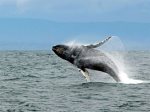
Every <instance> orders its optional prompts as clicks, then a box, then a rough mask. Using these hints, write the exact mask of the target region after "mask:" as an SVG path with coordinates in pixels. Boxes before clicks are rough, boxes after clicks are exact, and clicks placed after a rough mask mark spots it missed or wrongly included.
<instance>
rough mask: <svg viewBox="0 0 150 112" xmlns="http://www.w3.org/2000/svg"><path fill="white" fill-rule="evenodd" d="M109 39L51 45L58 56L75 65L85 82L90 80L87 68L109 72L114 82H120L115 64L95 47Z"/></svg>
mask: <svg viewBox="0 0 150 112" xmlns="http://www.w3.org/2000/svg"><path fill="white" fill-rule="evenodd" d="M110 39H111V36H109V37H107V38H106V39H104V40H103V41H101V42H98V43H96V44H90V45H65V44H58V45H55V46H53V47H52V51H53V52H54V53H55V54H56V55H57V56H59V57H60V58H62V59H64V60H66V61H68V62H70V63H71V64H73V65H75V66H76V67H77V68H78V69H79V72H81V73H82V75H83V76H84V77H85V79H86V80H87V82H90V75H89V72H88V69H91V70H96V71H101V72H104V73H106V74H109V75H110V76H111V77H112V78H113V79H114V80H115V81H116V82H120V81H121V80H120V78H119V76H118V74H119V70H118V68H117V66H116V64H115V63H114V62H113V61H112V60H111V59H110V58H109V57H108V56H107V55H106V54H105V53H104V52H102V51H101V50H99V49H96V48H98V47H100V46H102V45H103V44H105V43H106V42H107V41H108V40H110Z"/></svg>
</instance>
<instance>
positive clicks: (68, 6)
mask: <svg viewBox="0 0 150 112" xmlns="http://www.w3.org/2000/svg"><path fill="white" fill-rule="evenodd" d="M0 6H1V7H2V8H1V7H0V9H3V10H5V13H6V12H9V13H8V14H5V13H3V12H0V16H1V17H3V16H7V17H9V16H10V17H11V16H13V17H29V18H40V19H49V20H53V21H65V22H66V21H70V22H72V21H73V22H85V21H88V22H91V21H92V22H95V21H96V22H97V21H138V22H145V21H146V22H150V13H149V10H150V1H148V0H147V1H146V0H136V1H135V0H86V1H85V0H84V1H83V0H1V1H0ZM8 7H11V8H8Z"/></svg>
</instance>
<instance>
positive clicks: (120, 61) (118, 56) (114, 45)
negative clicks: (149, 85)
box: [102, 36, 146, 84]
mask: <svg viewBox="0 0 150 112" xmlns="http://www.w3.org/2000/svg"><path fill="white" fill-rule="evenodd" d="M102 50H103V52H104V53H105V54H106V55H107V56H108V57H109V58H110V59H111V60H112V61H113V62H114V63H115V65H116V66H117V68H118V70H119V74H118V76H119V78H120V80H121V83H124V84H139V83H145V82H146V81H143V80H137V79H132V78H130V77H129V75H128V74H131V73H129V71H128V69H127V66H128V67H129V65H128V64H127V63H125V58H124V56H125V55H126V53H127V51H126V50H125V47H124V45H123V43H122V41H121V40H120V38H119V37H117V36H113V40H112V42H111V41H110V43H109V44H107V46H106V47H105V46H103V48H102ZM110 51H111V52H110ZM125 65H126V67H125Z"/></svg>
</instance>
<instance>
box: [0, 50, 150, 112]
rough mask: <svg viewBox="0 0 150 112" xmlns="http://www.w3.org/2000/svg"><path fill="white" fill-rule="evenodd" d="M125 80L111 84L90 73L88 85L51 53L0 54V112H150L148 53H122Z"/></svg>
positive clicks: (149, 66) (14, 52) (73, 70)
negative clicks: (134, 81)
mask: <svg viewBox="0 0 150 112" xmlns="http://www.w3.org/2000/svg"><path fill="white" fill-rule="evenodd" d="M125 58H126V59H125V60H128V64H126V65H125V68H128V69H127V70H126V71H128V73H126V74H127V76H128V77H130V79H136V80H141V81H145V80H146V81H147V83H145V82H141V83H134V84H132V83H129V84H124V83H116V82H115V81H114V80H113V79H112V78H111V77H110V76H109V75H108V74H104V73H102V72H95V71H90V77H91V82H88V83H87V82H86V80H85V78H84V77H83V76H82V75H81V73H79V72H78V69H77V68H75V67H74V66H73V65H71V64H70V63H68V62H67V61H65V60H62V59H60V58H59V57H57V56H56V55H55V54H54V53H52V51H1V52H0V112H36V111H37V112H149V111H150V83H149V82H148V81H149V80H150V51H130V52H127V53H126V56H125Z"/></svg>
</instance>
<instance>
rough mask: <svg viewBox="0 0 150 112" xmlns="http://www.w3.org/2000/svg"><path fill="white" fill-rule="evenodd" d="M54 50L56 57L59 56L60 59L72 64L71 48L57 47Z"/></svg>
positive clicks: (65, 46)
mask: <svg viewBox="0 0 150 112" xmlns="http://www.w3.org/2000/svg"><path fill="white" fill-rule="evenodd" d="M52 50H53V51H54V53H55V54H56V55H58V56H59V57H60V58H62V59H65V60H67V61H69V62H72V61H73V59H72V57H71V55H72V52H71V48H70V46H67V45H56V46H53V47H52Z"/></svg>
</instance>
